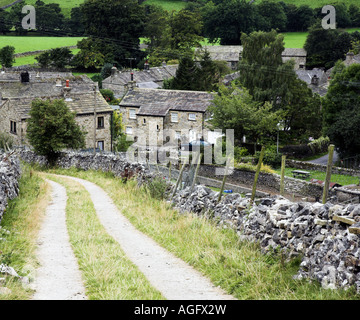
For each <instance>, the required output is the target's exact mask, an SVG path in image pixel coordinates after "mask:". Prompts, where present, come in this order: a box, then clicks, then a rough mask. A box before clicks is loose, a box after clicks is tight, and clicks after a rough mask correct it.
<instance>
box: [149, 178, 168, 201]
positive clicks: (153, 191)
mask: <svg viewBox="0 0 360 320" xmlns="http://www.w3.org/2000/svg"><path fill="white" fill-rule="evenodd" d="M144 187H145V190H146V191H147V192H148V193H149V195H150V196H151V197H152V198H155V199H158V200H163V199H165V196H166V191H167V189H168V184H167V182H166V180H165V179H164V178H162V177H155V178H153V179H150V180H148V181H147V182H146V183H145V184H144Z"/></svg>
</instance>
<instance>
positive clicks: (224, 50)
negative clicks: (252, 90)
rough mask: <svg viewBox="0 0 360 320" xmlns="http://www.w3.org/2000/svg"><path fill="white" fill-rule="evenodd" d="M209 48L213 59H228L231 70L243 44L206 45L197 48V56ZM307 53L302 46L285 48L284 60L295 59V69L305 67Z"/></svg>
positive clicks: (235, 64)
mask: <svg viewBox="0 0 360 320" xmlns="http://www.w3.org/2000/svg"><path fill="white" fill-rule="evenodd" d="M204 50H207V51H208V52H209V54H210V57H211V59H212V60H218V61H226V62H227V64H228V66H229V67H230V68H231V70H236V69H237V67H238V63H239V61H240V59H241V54H242V51H243V47H242V46H204V47H202V48H199V49H197V50H196V53H197V54H196V56H199V54H200V53H201V52H202V51H204ZM306 56H307V53H306V51H305V50H304V49H302V48H285V50H284V51H283V53H282V59H283V62H286V61H288V60H290V59H293V60H294V61H295V67H294V68H295V70H298V69H302V68H305V65H306Z"/></svg>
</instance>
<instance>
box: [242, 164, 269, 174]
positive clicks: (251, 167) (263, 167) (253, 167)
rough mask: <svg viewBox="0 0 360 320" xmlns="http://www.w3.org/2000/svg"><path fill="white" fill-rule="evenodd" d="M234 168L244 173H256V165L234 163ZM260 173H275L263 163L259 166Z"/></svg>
mask: <svg viewBox="0 0 360 320" xmlns="http://www.w3.org/2000/svg"><path fill="white" fill-rule="evenodd" d="M235 168H236V169H240V170H244V171H253V172H255V171H256V165H253V164H250V163H235ZM260 171H261V172H265V173H275V171H274V170H273V169H272V168H271V167H270V166H268V165H264V163H263V164H262V165H261V168H260Z"/></svg>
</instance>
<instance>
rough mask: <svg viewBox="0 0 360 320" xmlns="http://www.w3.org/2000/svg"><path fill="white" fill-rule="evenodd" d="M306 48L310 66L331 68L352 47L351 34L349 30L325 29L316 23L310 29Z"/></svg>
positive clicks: (307, 64)
mask: <svg viewBox="0 0 360 320" xmlns="http://www.w3.org/2000/svg"><path fill="white" fill-rule="evenodd" d="M304 49H305V50H306V51H307V55H308V56H307V61H306V66H307V67H308V68H315V67H317V68H321V67H324V68H326V69H330V68H332V67H333V66H334V64H335V62H336V61H337V60H339V59H341V60H343V59H344V58H345V55H346V53H347V52H348V51H349V50H350V49H351V36H350V35H349V34H348V33H347V32H341V31H339V30H337V29H324V28H322V27H321V26H319V25H318V24H316V25H314V26H312V27H311V28H310V29H309V34H308V36H307V38H306V42H305V45H304Z"/></svg>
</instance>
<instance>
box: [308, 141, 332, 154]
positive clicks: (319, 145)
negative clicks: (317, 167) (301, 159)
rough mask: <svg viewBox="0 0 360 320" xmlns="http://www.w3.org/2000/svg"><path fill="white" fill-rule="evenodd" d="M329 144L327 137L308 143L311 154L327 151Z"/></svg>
mask: <svg viewBox="0 0 360 320" xmlns="http://www.w3.org/2000/svg"><path fill="white" fill-rule="evenodd" d="M329 144H330V139H329V137H320V138H319V139H316V140H314V141H312V142H310V143H308V146H309V148H310V149H311V151H312V153H313V154H318V153H323V152H326V151H327V150H328V147H329Z"/></svg>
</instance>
